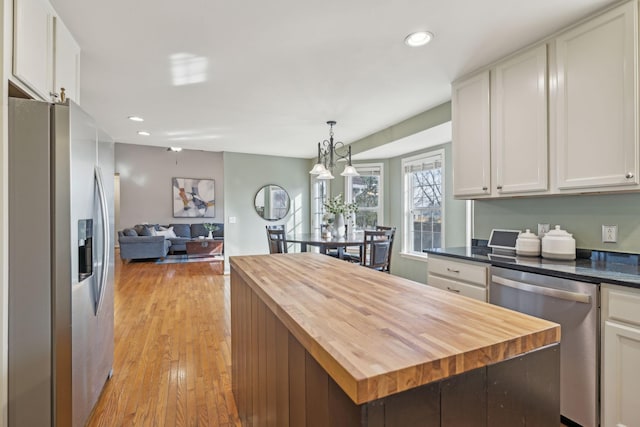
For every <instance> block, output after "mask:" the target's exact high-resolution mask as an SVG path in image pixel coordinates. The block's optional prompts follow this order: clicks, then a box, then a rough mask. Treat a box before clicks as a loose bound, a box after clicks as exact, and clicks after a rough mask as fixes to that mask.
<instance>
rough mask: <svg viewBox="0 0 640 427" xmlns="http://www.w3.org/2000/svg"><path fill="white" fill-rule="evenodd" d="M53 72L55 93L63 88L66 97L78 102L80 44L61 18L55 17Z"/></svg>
mask: <svg viewBox="0 0 640 427" xmlns="http://www.w3.org/2000/svg"><path fill="white" fill-rule="evenodd" d="M54 22H55V35H56V43H55V55H54V58H55V74H54V86H53V87H54V88H55V92H56V93H57V94H60V92H61V89H62V88H64V89H65V95H66V97H67V98H69V99H72V100H73V101H74V102H75V103H76V104H80V46H79V45H78V43H76V41H75V40H74V38H73V36H72V35H71V32H69V30H68V29H67V27H66V26H65V25H64V23H63V22H62V20H60V19H58V18H56V19H55V21H54Z"/></svg>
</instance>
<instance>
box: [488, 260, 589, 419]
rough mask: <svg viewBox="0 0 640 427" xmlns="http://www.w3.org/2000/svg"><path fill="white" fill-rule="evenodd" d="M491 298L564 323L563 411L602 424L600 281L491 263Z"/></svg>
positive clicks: (562, 349) (490, 299)
mask: <svg viewBox="0 0 640 427" xmlns="http://www.w3.org/2000/svg"><path fill="white" fill-rule="evenodd" d="M489 302H490V303H492V304H495V305H499V306H501V307H506V308H509V309H511V310H515V311H519V312H521V313H526V314H530V315H532V316H536V317H540V318H542V319H546V320H549V321H552V322H556V323H559V324H560V325H561V341H560V412H561V414H562V416H563V417H565V419H568V420H570V421H572V422H574V423H578V425H581V426H584V427H597V426H598V424H599V416H600V414H599V413H600V411H599V406H600V405H599V400H600V399H599V390H600V386H599V366H600V365H599V351H598V348H599V337H600V334H599V324H600V322H599V306H600V303H599V285H597V284H592V283H583V282H577V281H573V280H566V279H559V278H556V277H551V276H545V275H541V274H535V273H526V272H522V271H516V270H511V269H506V268H500V267H493V266H492V267H491V282H490V284H489Z"/></svg>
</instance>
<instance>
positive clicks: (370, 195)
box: [346, 163, 383, 231]
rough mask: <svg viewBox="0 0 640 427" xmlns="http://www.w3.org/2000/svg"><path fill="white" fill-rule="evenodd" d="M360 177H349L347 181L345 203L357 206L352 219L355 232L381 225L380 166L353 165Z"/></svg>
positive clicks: (381, 190)
mask: <svg viewBox="0 0 640 427" xmlns="http://www.w3.org/2000/svg"><path fill="white" fill-rule="evenodd" d="M355 167H356V169H357V170H358V173H359V174H360V176H354V177H350V178H349V179H348V180H347V181H346V184H347V187H346V188H347V191H346V195H347V201H349V202H351V203H355V204H356V205H357V206H358V212H357V213H356V214H355V218H354V219H353V220H354V222H353V225H354V230H355V231H361V230H365V229H375V228H376V226H377V225H381V224H382V220H383V219H382V215H383V213H382V203H383V188H382V185H383V184H382V164H377V163H372V164H359V165H355Z"/></svg>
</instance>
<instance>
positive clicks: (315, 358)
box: [231, 253, 560, 427]
mask: <svg viewBox="0 0 640 427" xmlns="http://www.w3.org/2000/svg"><path fill="white" fill-rule="evenodd" d="M559 341H560V327H559V326H558V325H557V324H555V323H551V322H547V321H544V320H541V319H537V318H534V317H530V316H526V315H523V314H520V313H516V312H512V311H509V310H506V309H503V308H500V307H496V306H492V305H489V304H486V303H483V302H479V301H476V300H472V299H469V298H465V297H461V296H458V295H454V294H451V293H448V292H445V291H441V290H439V289H435V288H432V287H429V286H425V285H422V284H419V283H416V282H412V281H409V280H405V279H402V278H399V277H395V276H391V275H389V274H385V273H381V272H378V271H374V270H370V269H368V268H365V267H361V266H359V265H355V264H351V263H348V262H344V261H341V260H338V259H335V258H332V257H329V256H325V255H320V254H313V253H299V254H277V255H258V256H235V257H231V351H232V388H233V394H234V397H235V399H236V404H237V407H238V412H239V415H240V418H241V420H242V422H243V425H244V426H278V427H281V426H292V427H300V426H323V427H324V426H369V427H377V426H387V427H396V426H398V427H400V426H402V427H405V426H434V427H436V426H437V427H440V426H442V427H452V426H465V427H469V426H481V427H503V426H504V427H507V426H509V427H511V426H516V425H517V426H528V427H548V426H554V425H558V424H559V420H560V397H559V387H560V385H559V370H560V359H559V351H560V348H559Z"/></svg>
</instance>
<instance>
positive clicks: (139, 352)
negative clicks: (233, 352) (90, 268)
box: [88, 253, 240, 427]
mask: <svg viewBox="0 0 640 427" xmlns="http://www.w3.org/2000/svg"><path fill="white" fill-rule="evenodd" d="M116 258H117V263H116V274H115V276H116V277H115V356H114V366H113V377H112V378H111V380H109V381H108V382H107V384H106V386H105V388H104V390H103V392H102V396H101V397H100V400H99V401H98V404H97V405H96V408H95V409H94V412H93V414H92V416H91V418H90V420H89V423H88V425H89V426H109V427H113V426H221V427H222V426H223V427H226V426H240V421H239V419H238V415H237V410H236V406H235V402H234V400H233V395H232V393H231V377H230V376H231V374H230V372H231V357H230V347H231V345H230V339H231V338H230V325H229V322H230V321H229V314H230V313H229V282H228V277H227V279H226V280H225V279H224V276H222V275H220V274H219V273H220V264H219V263H218V264H215V263H212V264H210V263H206V262H200V263H185V264H163V265H158V264H154V263H152V262H135V263H125V264H123V263H122V262H120V260H119V257H118V254H117V253H116Z"/></svg>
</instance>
